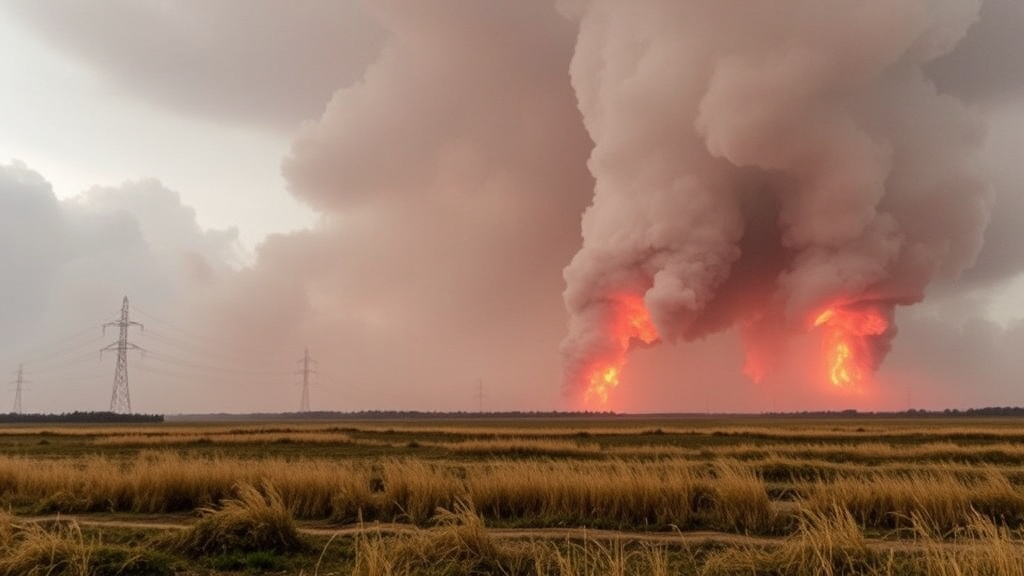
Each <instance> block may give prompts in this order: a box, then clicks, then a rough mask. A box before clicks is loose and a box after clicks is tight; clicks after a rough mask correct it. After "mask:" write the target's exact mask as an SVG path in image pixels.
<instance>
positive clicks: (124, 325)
mask: <svg viewBox="0 0 1024 576" xmlns="http://www.w3.org/2000/svg"><path fill="white" fill-rule="evenodd" d="M107 326H116V327H117V328H118V336H117V341H116V342H113V343H111V344H108V345H107V346H106V347H104V348H101V349H100V355H102V354H103V352H104V351H107V350H117V366H116V367H115V368H114V389H113V390H112V391H111V393H110V411H111V412H114V413H119V414H131V413H132V398H131V394H130V392H129V390H128V351H129V350H139V351H141V350H142V348H139V347H138V346H136V345H135V344H133V343H131V342H129V341H128V329H129V328H131V327H132V326H138V327H139V328H142V329H144V327H143V326H142V324H139V323H138V322H132V321H131V319H130V318H129V310H128V297H127V296H125V297H124V300H123V301H122V303H121V317H120V319H119V320H118V321H117V322H107V323H106V324H104V325H103V331H104V333H106V331H107Z"/></svg>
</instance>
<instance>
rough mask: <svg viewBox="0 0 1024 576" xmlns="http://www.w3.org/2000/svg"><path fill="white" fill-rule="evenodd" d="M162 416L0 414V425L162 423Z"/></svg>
mask: <svg viewBox="0 0 1024 576" xmlns="http://www.w3.org/2000/svg"><path fill="white" fill-rule="evenodd" d="M163 421H164V416H163V414H116V413H114V412H65V413H63V414H15V413H13V412H12V413H9V414H0V423H4V424H9V423H21V424H31V423H45V424H50V423H62V422H67V423H100V424H105V423H118V422H131V423H141V422H163Z"/></svg>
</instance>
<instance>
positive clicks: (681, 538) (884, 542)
mask: <svg viewBox="0 0 1024 576" xmlns="http://www.w3.org/2000/svg"><path fill="white" fill-rule="evenodd" d="M195 520H196V519H195V518H194V517H187V516H171V517H170V520H168V517H167V516H166V515H164V516H160V515H154V516H75V515H57V516H29V517H17V518H16V521H21V522H54V521H64V522H76V523H77V524H78V525H80V526H83V527H91V528H100V529H102V528H115V529H116V528H127V529H131V530H184V529H187V528H188V527H189V526H191V525H192V524H193V523H194V522H195ZM298 529H299V532H300V533H302V534H306V535H309V536H318V537H331V536H337V537H351V536H358V535H375V534H388V535H391V534H413V533H417V532H425V531H430V530H434V529H433V528H419V527H417V526H412V525H409V524H396V523H366V524H350V525H346V526H328V525H325V524H322V523H319V524H318V523H311V522H299V526H298ZM487 533H488V534H490V535H491V536H493V537H495V538H500V539H521V540H600V541H615V540H626V541H631V542H649V543H653V544H666V545H676V546H701V545H706V544H721V545H727V546H777V545H780V544H783V543H785V542H788V541H790V540H791V538H790V537H786V536H748V535H744V534H734V533H730V532H716V531H710V530H707V531H689V532H679V531H676V532H630V531H620V530H593V529H588V528H488V529H487ZM865 543H866V545H867V546H868V547H869V548H876V549H881V550H890V549H897V550H909V549H913V548H918V547H923V546H930V545H934V543H927V542H922V541H917V540H910V539H886V538H877V537H876V538H866V539H865ZM1010 544H1011V545H1012V546H1015V547H1020V548H1021V551H1022V553H1024V541H1019V540H1018V541H1013V542H1011V543H1010ZM941 545H942V546H951V547H957V546H971V545H973V544H972V543H970V542H945V543H943V544H941Z"/></svg>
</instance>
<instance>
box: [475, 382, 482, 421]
mask: <svg viewBox="0 0 1024 576" xmlns="http://www.w3.org/2000/svg"><path fill="white" fill-rule="evenodd" d="M476 401H477V412H479V413H481V414H483V412H484V379H483V378H480V379H478V380H477V381H476Z"/></svg>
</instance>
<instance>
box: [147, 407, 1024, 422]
mask: <svg viewBox="0 0 1024 576" xmlns="http://www.w3.org/2000/svg"><path fill="white" fill-rule="evenodd" d="M943 416H945V417H949V416H956V417H996V416H1001V417H1013V416H1017V417H1024V407H1018V406H1008V407H989V408H968V409H966V410H958V409H956V408H952V409H949V408H947V409H946V410H932V411H928V410H915V409H911V410H904V411H902V412H859V411H857V410H836V411H820V412H773V413H762V414H723V413H717V414H716V413H710V414H709V413H664V414H619V413H615V412H610V411H607V412H588V411H582V412H558V411H550V412H539V411H512V412H420V411H415V410H362V411H358V412H331V411H317V412H276V413H275V412H263V413H256V414H228V413H217V414H177V415H170V416H168V417H167V420H169V421H188V422H231V421H239V420H241V421H244V420H253V421H310V420H483V419H486V420H500V419H509V420H523V419H562V420H571V419H573V418H580V419H584V418H586V419H593V418H599V419H600V418H609V419H649V418H665V419H672V418H681V419H706V418H765V417H767V418H805V417H806V418H865V417H868V418H874V417H878V418H936V417H943Z"/></svg>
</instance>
